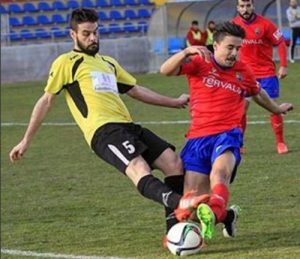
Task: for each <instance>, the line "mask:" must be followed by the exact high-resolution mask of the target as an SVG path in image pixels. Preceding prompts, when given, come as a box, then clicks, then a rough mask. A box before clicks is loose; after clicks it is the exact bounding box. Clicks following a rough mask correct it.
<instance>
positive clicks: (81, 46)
mask: <svg viewBox="0 0 300 259" xmlns="http://www.w3.org/2000/svg"><path fill="white" fill-rule="evenodd" d="M70 27H71V31H70V35H71V37H72V39H73V40H74V43H75V48H76V49H78V50H80V51H82V52H84V53H86V54H88V55H95V54H96V53H98V51H99V32H98V15H97V13H96V12H95V11H94V10H93V9H87V8H79V9H75V10H74V11H73V12H72V14H71V20H70Z"/></svg>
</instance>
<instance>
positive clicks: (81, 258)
mask: <svg viewBox="0 0 300 259" xmlns="http://www.w3.org/2000/svg"><path fill="white" fill-rule="evenodd" d="M1 254H6V255H13V256H27V257H46V258H65V259H122V258H121V257H111V256H108V257H107V256H94V255H91V256H86V255H72V254H55V253H37V252H33V251H22V250H11V249H4V248H1Z"/></svg>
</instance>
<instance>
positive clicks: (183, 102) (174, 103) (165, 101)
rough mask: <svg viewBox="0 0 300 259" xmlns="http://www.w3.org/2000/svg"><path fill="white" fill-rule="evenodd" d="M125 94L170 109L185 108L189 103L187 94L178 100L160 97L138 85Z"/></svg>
mask: <svg viewBox="0 0 300 259" xmlns="http://www.w3.org/2000/svg"><path fill="white" fill-rule="evenodd" d="M127 94H128V95H129V96H130V97H132V98H134V99H137V100H139V101H141V102H144V103H148V104H153V105H159V106H165V107H170V108H185V107H186V106H187V105H188V102H189V95H187V94H182V95H180V96H179V97H178V98H172V97H168V96H165V95H161V94H159V93H157V92H154V91H152V90H150V89H148V88H145V87H143V86H140V85H135V86H134V87H133V88H131V89H130V90H129V91H128V92H127Z"/></svg>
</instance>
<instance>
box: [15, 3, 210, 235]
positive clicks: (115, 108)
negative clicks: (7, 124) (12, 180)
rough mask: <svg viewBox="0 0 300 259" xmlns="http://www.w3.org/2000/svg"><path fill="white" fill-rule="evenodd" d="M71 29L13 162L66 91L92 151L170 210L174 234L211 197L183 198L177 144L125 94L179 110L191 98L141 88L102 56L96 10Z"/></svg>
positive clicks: (78, 16) (81, 14)
mask: <svg viewBox="0 0 300 259" xmlns="http://www.w3.org/2000/svg"><path fill="white" fill-rule="evenodd" d="M70 27H71V30H70V35H71V37H72V39H73V41H74V49H73V50H72V51H70V52H68V53H65V54H62V55H60V56H59V57H58V58H57V59H56V60H55V61H54V62H53V64H52V67H51V69H50V73H49V78H48V82H47V85H46V87H45V93H44V94H43V95H42V96H41V97H40V99H39V100H38V101H37V103H36V104H35V107H34V109H33V112H32V115H31V118H30V122H29V125H28V127H27V130H26V132H25V134H24V136H23V139H22V140H21V141H20V143H19V144H17V145H16V146H15V147H14V148H13V149H12V150H11V152H10V154H9V156H10V160H11V161H12V162H14V161H16V160H18V159H20V158H22V156H23V154H24V153H25V152H26V150H27V149H28V147H29V145H30V143H31V141H32V138H33V137H34V135H35V134H36V132H37V130H38V128H39V127H40V125H41V123H42V121H43V120H44V118H45V117H46V115H47V114H48V112H49V111H50V109H51V107H52V106H53V104H54V100H55V98H56V96H57V94H59V93H60V92H62V91H63V92H64V95H65V98H66V101H67V104H68V106H69V109H70V111H71V113H72V115H73V117H74V119H75V121H76V123H77V124H78V126H79V127H80V129H81V130H82V132H83V134H84V136H85V139H86V141H87V142H88V144H89V145H90V147H91V148H92V150H93V151H94V152H95V153H96V154H97V155H98V156H99V157H100V158H101V159H103V160H104V161H106V162H107V163H109V164H111V165H113V166H115V167H116V168H117V169H118V170H119V171H121V172H122V173H124V174H125V175H127V176H128V178H129V179H130V180H131V181H132V182H133V183H134V185H135V186H136V187H137V189H138V190H139V192H140V193H141V194H142V195H143V196H144V197H146V198H149V199H152V200H154V201H156V202H159V203H161V204H162V205H164V206H165V208H166V219H167V230H168V229H169V228H170V227H171V226H172V225H173V224H175V223H176V222H177V219H176V217H177V218H178V219H182V218H184V217H187V216H189V215H190V213H191V210H192V209H195V208H196V207H197V205H198V204H199V203H200V202H201V201H203V199H205V198H206V197H203V196H200V197H199V196H194V195H193V194H188V195H185V196H183V197H181V194H182V189H183V178H184V176H183V169H182V163H181V160H180V158H179V157H178V156H177V155H176V153H175V152H174V146H172V145H171V144H169V143H167V142H166V141H164V140H162V139H161V138H159V137H158V136H156V135H155V134H154V133H152V132H151V131H150V130H148V129H145V128H143V127H141V126H140V125H137V124H134V123H133V121H132V119H131V116H130V114H129V112H128V110H127V108H126V106H125V105H124V103H123V102H122V100H121V98H120V96H119V95H120V94H123V93H126V94H128V95H129V96H130V97H132V98H134V99H137V100H140V101H142V102H145V103H149V104H154V105H161V106H166V107H173V108H183V107H185V106H186V105H187V103H188V95H185V94H183V95H181V96H180V97H178V98H171V97H167V96H163V95H160V94H158V93H155V92H153V91H151V90H149V89H146V88H144V87H142V86H139V85H137V84H136V80H135V78H134V77H132V76H131V75H130V74H129V73H127V72H126V71H125V70H124V69H123V68H122V67H121V66H120V65H119V64H118V62H117V61H116V60H114V59H113V58H111V57H108V56H103V55H100V54H99V53H98V51H99V34H98V16H97V13H96V12H95V11H94V10H92V9H84V8H82V9H76V10H74V11H73V12H72V15H71V21H70ZM152 168H158V169H160V170H161V171H162V172H163V173H164V175H165V182H164V183H163V182H161V181H160V180H159V179H157V178H155V177H154V176H153V175H152V174H151V169H152ZM175 209H176V211H175V214H174V213H173V211H174V210H175ZM174 215H176V217H175V216H174Z"/></svg>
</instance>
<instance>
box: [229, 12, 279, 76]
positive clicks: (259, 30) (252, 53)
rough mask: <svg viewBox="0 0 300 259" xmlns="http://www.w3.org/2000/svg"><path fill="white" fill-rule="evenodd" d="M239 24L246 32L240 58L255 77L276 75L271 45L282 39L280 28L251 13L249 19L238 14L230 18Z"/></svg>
mask: <svg viewBox="0 0 300 259" xmlns="http://www.w3.org/2000/svg"><path fill="white" fill-rule="evenodd" d="M232 21H233V22H234V23H235V24H238V25H240V26H241V27H242V28H243V29H244V30H245V32H246V37H245V38H244V40H243V44H242V48H241V50H240V59H241V60H242V61H243V62H244V63H246V64H248V65H249V66H250V68H251V70H252V72H253V73H254V75H255V77H256V78H265V77H271V76H275V75H276V67H275V63H274V62H273V46H276V45H278V44H279V43H281V42H282V41H284V37H283V35H282V33H281V32H280V30H279V29H278V28H277V27H276V25H275V24H273V23H272V22H271V21H270V20H268V19H266V18H264V17H262V16H260V15H256V14H254V15H253V18H252V19H251V20H250V21H246V20H244V19H243V18H241V17H240V16H237V17H235V18H234V19H233V20H232Z"/></svg>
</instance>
